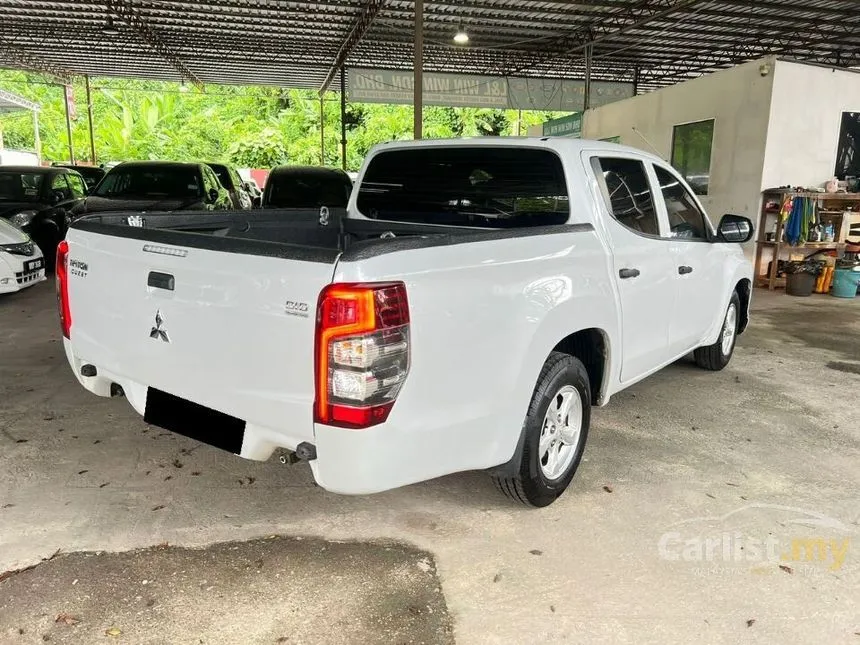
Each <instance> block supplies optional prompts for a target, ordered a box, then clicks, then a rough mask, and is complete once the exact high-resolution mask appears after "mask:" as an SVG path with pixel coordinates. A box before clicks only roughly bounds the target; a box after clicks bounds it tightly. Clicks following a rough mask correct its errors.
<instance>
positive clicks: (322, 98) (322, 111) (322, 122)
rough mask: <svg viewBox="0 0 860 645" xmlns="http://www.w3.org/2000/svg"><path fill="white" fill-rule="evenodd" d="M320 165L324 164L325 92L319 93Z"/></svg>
mask: <svg viewBox="0 0 860 645" xmlns="http://www.w3.org/2000/svg"><path fill="white" fill-rule="evenodd" d="M320 165H321V166H325V92H323V93H322V94H320Z"/></svg>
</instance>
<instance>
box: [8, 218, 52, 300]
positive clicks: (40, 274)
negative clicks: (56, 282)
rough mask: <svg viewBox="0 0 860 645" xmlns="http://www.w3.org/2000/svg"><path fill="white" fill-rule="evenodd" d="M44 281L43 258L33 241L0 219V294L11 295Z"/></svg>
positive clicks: (18, 229)
mask: <svg viewBox="0 0 860 645" xmlns="http://www.w3.org/2000/svg"><path fill="white" fill-rule="evenodd" d="M44 279H45V258H44V257H43V256H42V252H41V251H40V250H39V247H38V246H36V245H35V244H34V243H33V240H31V239H30V237H29V236H28V235H27V234H26V233H24V231H22V230H21V229H20V228H18V227H17V226H13V225H12V224H10V223H9V222H7V221H6V220H4V219H2V218H0V293H12V292H14V291H20V290H21V289H24V288H25V287H30V286H32V285H34V284H36V283H37V282H42V281H43V280H44Z"/></svg>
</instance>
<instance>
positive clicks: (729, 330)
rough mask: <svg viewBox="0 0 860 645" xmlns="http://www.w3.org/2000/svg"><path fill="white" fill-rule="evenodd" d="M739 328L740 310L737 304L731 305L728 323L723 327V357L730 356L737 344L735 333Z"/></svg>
mask: <svg viewBox="0 0 860 645" xmlns="http://www.w3.org/2000/svg"><path fill="white" fill-rule="evenodd" d="M737 328H738V309H737V307H736V306H735V303H732V304H730V305H729V310H728V312H727V313H726V322H725V324H724V325H723V347H722V349H723V356H728V355H729V352H731V351H732V345H733V344H734V342H735V333H736V332H737Z"/></svg>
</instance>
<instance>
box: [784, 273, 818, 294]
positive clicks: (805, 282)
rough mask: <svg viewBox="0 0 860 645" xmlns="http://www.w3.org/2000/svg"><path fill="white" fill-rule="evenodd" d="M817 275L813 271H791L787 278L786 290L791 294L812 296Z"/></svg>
mask: <svg viewBox="0 0 860 645" xmlns="http://www.w3.org/2000/svg"><path fill="white" fill-rule="evenodd" d="M816 279H817V276H814V275H812V274H811V273H789V274H788V275H787V276H786V279H785V292H786V293H787V294H788V295H790V296H811V295H812V290H813V289H815V281H816Z"/></svg>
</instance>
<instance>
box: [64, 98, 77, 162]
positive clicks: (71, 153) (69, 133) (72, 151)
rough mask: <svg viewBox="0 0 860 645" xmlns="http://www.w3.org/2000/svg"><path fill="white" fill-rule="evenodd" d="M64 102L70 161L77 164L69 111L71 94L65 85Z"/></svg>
mask: <svg viewBox="0 0 860 645" xmlns="http://www.w3.org/2000/svg"><path fill="white" fill-rule="evenodd" d="M62 87H63V103H64V104H65V106H66V136H67V137H68V138H69V162H70V163H71V164H72V165H73V166H74V165H75V146H74V144H73V143H72V115H71V114H70V113H69V95H68V93H67V89H66V86H65V85H63V86H62Z"/></svg>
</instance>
